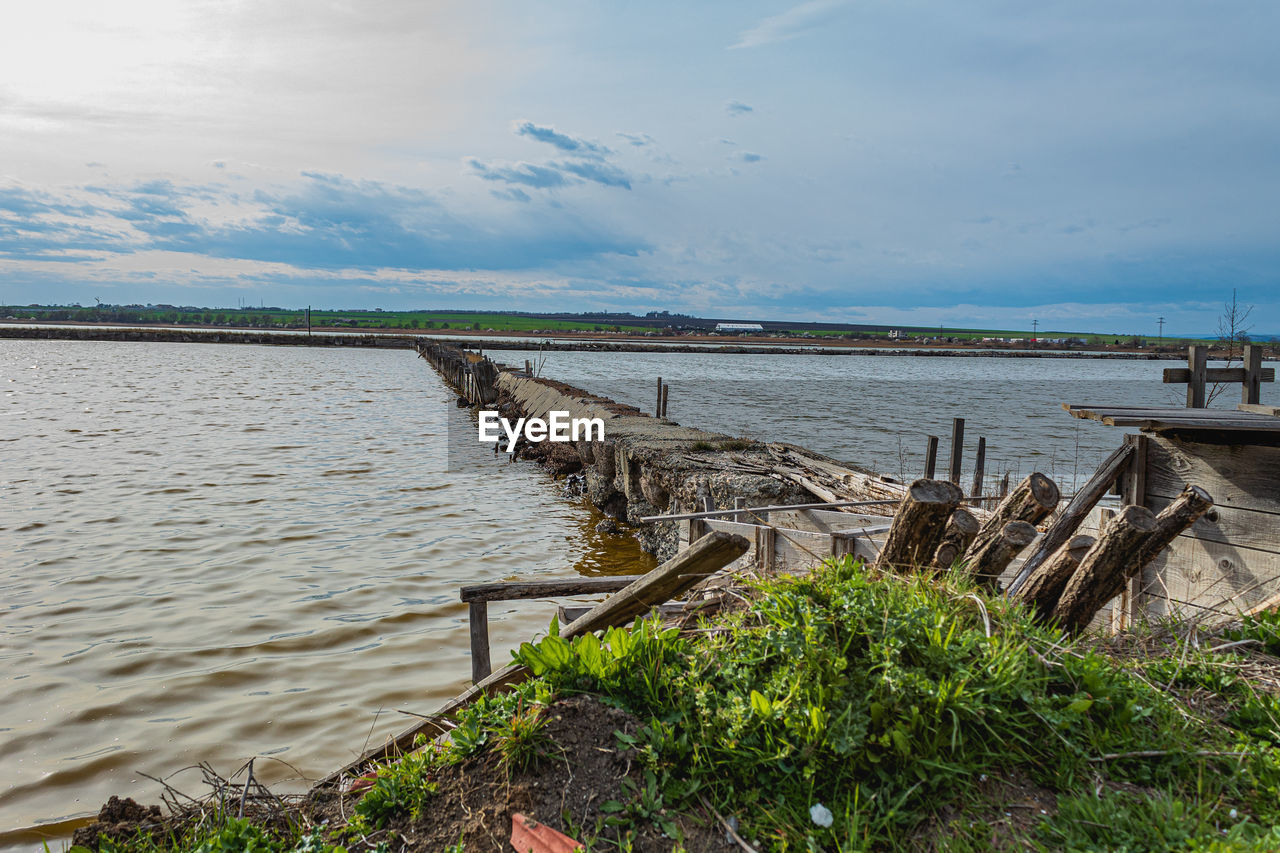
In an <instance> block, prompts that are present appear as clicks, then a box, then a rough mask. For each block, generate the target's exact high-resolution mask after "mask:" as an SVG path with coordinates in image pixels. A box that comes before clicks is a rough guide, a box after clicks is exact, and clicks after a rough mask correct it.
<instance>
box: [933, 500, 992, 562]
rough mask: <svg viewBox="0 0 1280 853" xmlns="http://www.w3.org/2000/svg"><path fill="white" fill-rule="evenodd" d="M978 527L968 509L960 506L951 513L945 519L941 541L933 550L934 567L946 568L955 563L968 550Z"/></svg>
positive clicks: (979, 526) (976, 521) (976, 520)
mask: <svg viewBox="0 0 1280 853" xmlns="http://www.w3.org/2000/svg"><path fill="white" fill-rule="evenodd" d="M980 528H981V525H980V524H979V523H978V519H977V518H976V517H975V516H974V514H973V513H971V512H969V510H967V509H964V508H963V507H961V508H960V509H957V510H956V511H955V512H953V513H951V517H950V518H949V519H947V527H946V530H945V531H943V534H942V541H941V542H940V543H938V547H937V548H936V549H935V550H934V552H933V566H934V568H936V569H943V570H946V569H949V568H951V567H952V566H953V565H955V562H956V560H959V559H960V558H961V557H962V556H964V552H965V551H967V550H969V545H970V544H971V543H972V542H973V539H974V537H975V536H977V535H978V530H979V529H980Z"/></svg>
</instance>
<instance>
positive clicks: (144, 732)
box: [0, 341, 652, 849]
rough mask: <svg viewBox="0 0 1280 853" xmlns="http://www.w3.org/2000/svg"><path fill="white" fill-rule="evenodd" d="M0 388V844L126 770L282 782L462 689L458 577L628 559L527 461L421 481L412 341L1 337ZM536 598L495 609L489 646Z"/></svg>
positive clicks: (433, 432)
mask: <svg viewBox="0 0 1280 853" xmlns="http://www.w3.org/2000/svg"><path fill="white" fill-rule="evenodd" d="M0 393H2V394H3V402H2V403H0V413H2V415H3V417H2V419H0V553H2V554H3V568H2V569H0V696H2V697H3V699H2V701H0V847H6V846H8V847H17V848H19V849H34V848H36V847H37V846H38V842H37V841H36V840H35V839H36V836H35V835H33V834H31V833H17V832H7V833H6V832H5V831H6V830H14V829H17V828H21V827H32V826H34V825H36V824H41V825H42V827H43V829H44V831H46V832H50V833H52V834H55V835H57V834H63V835H65V834H66V833H67V832H68V831H69V830H68V827H69V825H70V824H69V823H68V821H69V820H70V819H73V818H75V817H77V816H81V815H84V814H86V813H92V812H96V811H97V808H98V806H99V805H100V804H101V803H102V802H104V801H105V800H106V798H107V796H108V795H109V794H112V793H119V794H122V795H123V794H131V795H133V796H135V797H137V798H139V799H140V800H142V799H145V800H146V801H148V802H151V801H155V794H156V786H155V785H154V783H152V782H149V781H148V780H146V779H145V778H143V777H141V776H140V775H138V774H139V772H142V773H148V774H151V775H154V776H163V775H165V774H169V773H172V772H173V771H176V770H178V769H179V768H182V767H185V766H187V765H191V764H194V763H196V762H199V761H208V762H210V763H211V764H212V765H213V766H214V767H215V768H217V769H218V770H219V771H221V772H223V773H224V774H227V775H229V774H230V773H231V772H233V771H234V770H235V769H236V768H237V767H238V766H239V765H240V764H241V763H243V762H244V761H245V760H247V759H248V758H249V757H250V756H253V755H262V756H268V758H264V759H259V760H258V763H257V767H256V772H257V773H258V774H259V775H265V777H266V778H267V779H270V780H273V781H275V782H279V783H280V784H282V785H283V786H284V788H285V789H288V788H289V787H291V786H292V787H293V788H295V789H296V788H299V787H301V786H303V785H304V782H302V781H301V780H302V779H306V778H318V777H320V776H322V775H324V774H325V773H327V772H329V771H330V770H332V769H334V768H335V767H337V766H339V765H340V764H342V763H343V762H345V761H346V760H348V759H350V758H352V757H354V755H355V754H356V753H358V752H359V751H360V750H361V748H362V747H363V746H364V745H365V742H366V740H368V741H370V742H376V741H378V740H379V739H381V738H382V737H384V736H386V735H387V734H389V733H393V732H396V731H399V730H401V729H403V728H406V727H407V726H408V725H409V724H410V722H411V720H410V718H408V717H405V716H403V715H401V714H399V713H396V711H395V709H407V710H411V711H417V712H419V713H421V712H427V711H431V710H434V708H435V707H437V706H438V705H439V704H441V703H442V702H443V701H445V700H446V699H448V698H449V697H450V696H452V695H454V694H456V693H457V692H458V691H459V690H461V689H462V688H463V687H464V686H465V683H466V681H467V680H468V678H469V676H470V663H469V658H468V639H467V633H466V607H465V605H462V604H461V603H459V602H458V598H457V591H458V587H459V586H460V585H461V584H463V583H469V582H477V581H486V580H501V579H515V578H525V579H531V578H538V577H555V576H567V575H571V574H572V573H574V572H579V573H586V574H601V573H615V574H616V573H626V572H632V571H636V570H637V566H639V567H640V568H642V569H643V568H647V567H648V566H651V565H652V560H651V559H650V558H648V557H643V556H641V555H639V553H638V549H637V548H636V547H635V545H634V542H633V541H632V540H630V539H617V538H606V537H601V536H600V535H598V534H596V533H595V531H594V529H593V525H594V524H595V523H596V521H598V520H599V518H600V516H598V515H595V514H594V513H593V511H592V510H590V508H589V507H587V506H586V505H584V504H581V503H576V502H570V501H566V500H564V499H563V498H562V497H561V496H560V494H559V488H558V487H557V485H556V484H555V483H554V482H553V481H552V480H551V479H550V478H549V477H547V476H546V475H545V474H543V473H542V472H541V471H539V470H537V469H536V468H534V467H533V466H531V465H525V464H507V463H505V462H499V461H497V460H495V458H494V456H493V454H492V453H491V452H489V448H481V447H480V446H479V445H476V446H475V447H474V452H473V453H472V454H471V456H470V457H469V459H468V463H469V464H467V465H465V466H463V467H462V468H461V469H460V470H452V471H445V470H444V467H445V465H444V460H445V458H446V456H445V443H444V435H445V429H446V427H447V426H448V425H449V424H450V423H451V422H452V423H453V427H454V428H455V429H458V430H462V431H463V432H466V431H467V430H468V429H469V421H468V419H469V417H470V415H469V413H467V412H466V411H460V410H458V409H456V408H454V407H453V405H452V403H453V395H452V394H450V393H449V392H448V391H447V390H446V389H445V388H444V386H443V385H442V384H441V383H440V382H439V380H438V379H437V378H436V375H435V374H434V372H433V371H431V369H430V368H429V367H428V366H427V365H426V363H425V362H423V361H421V360H418V359H417V358H415V357H414V356H413V354H412V353H410V352H406V351H359V352H347V351H338V350H330V349H298V350H294V349H291V348H279V347H255V346H225V345H223V346H214V345H203V346H202V345H198V344H155V345H149V344H130V343H100V342H71V341H0ZM454 458H455V459H456V458H457V457H456V455H455V457H454ZM553 612H554V604H553V603H549V602H541V603H538V602H531V603H518V604H517V603H513V604H510V605H506V604H498V605H494V606H493V607H492V608H491V616H490V620H491V621H490V630H491V635H492V638H493V644H494V660H495V661H499V662H500V661H501V660H503V659H504V658H505V656H506V652H505V649H507V648H510V647H511V646H513V645H515V644H518V643H519V642H520V641H521V640H523V639H526V638H527V637H528V636H529V635H530V634H532V633H533V632H534V631H536V630H538V629H539V628H545V626H546V624H547V621H548V620H549V619H550V616H551V614H552V613H553ZM284 762H287V764H286V763H284ZM198 781H199V779H198V774H195V773H187V774H184V775H180V776H179V777H178V778H177V779H176V780H175V784H176V786H177V787H178V788H179V789H184V790H185V789H186V788H187V787H188V786H190V787H191V788H198ZM189 792H190V793H197V791H194V790H192V791H189Z"/></svg>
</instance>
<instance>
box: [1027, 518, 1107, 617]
mask: <svg viewBox="0 0 1280 853" xmlns="http://www.w3.org/2000/svg"><path fill="white" fill-rule="evenodd" d="M1096 541H1097V540H1096V539H1094V538H1093V537H1092V536H1085V535H1080V536H1072V537H1071V539H1070V540H1068V541H1067V542H1065V543H1063V545H1062V547H1061V548H1058V550H1056V551H1054V552H1053V553H1052V554H1050V555H1049V558H1048V559H1047V560H1045V561H1044V562H1042V563H1041V564H1040V565H1039V567H1037V568H1036V570H1035V571H1034V572H1032V573H1031V576H1030V577H1028V578H1027V580H1026V583H1024V584H1022V585H1021V586H1020V587H1019V588H1018V589H1017V591H1016V592H1015V591H1014V590H1013V587H1012V586H1010V591H1009V594H1010V596H1012V597H1016V598H1020V599H1022V600H1023V601H1025V602H1026V603H1027V604H1028V605H1029V606H1030V607H1032V608H1033V609H1034V610H1035V611H1036V613H1037V614H1039V615H1040V617H1041V618H1044V619H1047V618H1048V617H1049V614H1050V613H1052V612H1053V608H1054V606H1055V605H1057V603H1058V598H1059V597H1060V596H1061V595H1062V590H1063V588H1064V587H1066V585H1067V581H1069V580H1071V576H1072V575H1074V574H1075V573H1076V569H1078V568H1079V567H1080V561H1081V560H1083V559H1084V555H1085V554H1087V553H1089V549H1090V548H1092V547H1093V543H1094V542H1096Z"/></svg>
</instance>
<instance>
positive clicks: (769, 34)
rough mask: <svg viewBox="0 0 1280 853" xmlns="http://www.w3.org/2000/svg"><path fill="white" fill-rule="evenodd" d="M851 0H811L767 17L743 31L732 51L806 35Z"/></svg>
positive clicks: (731, 47)
mask: <svg viewBox="0 0 1280 853" xmlns="http://www.w3.org/2000/svg"><path fill="white" fill-rule="evenodd" d="M848 6H849V0H809V2H808V3H801V4H800V5H799V6H793V7H792V8H790V9H788V10H787V11H785V12H783V13H781V14H779V15H773V16H772V17H768V18H765V19H764V20H762V21H761V22H760V23H758V24H756V25H755V26H754V27H752V28H750V29H748V30H745V31H743V33H742V35H740V36H738V41H737V43H736V44H733V45H730V50H736V49H741V48H748V47H760V46H761V45H766V44H772V43H773V42H779V41H786V40H788V39H793V38H795V37H796V36H799V35H802V34H804V33H806V32H808V31H810V30H812V29H815V28H816V27H818V26H819V25H821V24H825V23H827V22H828V21H830V20H831V19H832V18H835V17H836V16H837V15H839V14H840V12H842V11H843V10H844V9H845V8H846V7H848Z"/></svg>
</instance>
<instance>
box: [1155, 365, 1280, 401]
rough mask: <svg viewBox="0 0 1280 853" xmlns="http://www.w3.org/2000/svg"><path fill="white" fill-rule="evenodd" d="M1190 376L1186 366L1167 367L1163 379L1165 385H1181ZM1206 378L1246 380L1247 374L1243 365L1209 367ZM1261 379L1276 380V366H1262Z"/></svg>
mask: <svg viewBox="0 0 1280 853" xmlns="http://www.w3.org/2000/svg"><path fill="white" fill-rule="evenodd" d="M1259 355H1261V353H1259ZM1190 378H1191V371H1190V370H1188V369H1187V368H1185V367H1166V368H1165V369H1164V377H1163V380H1162V381H1163V382H1164V384H1165V385H1181V384H1183V383H1185V382H1186V381H1187V380H1189V379H1190ZM1204 378H1205V380H1206V381H1208V382H1245V380H1246V378H1247V376H1246V370H1245V368H1243V367H1207V368H1205V371H1204ZM1259 381H1261V382H1275V381H1276V369H1275V368H1274V367H1262V368H1260V374H1259ZM1245 402H1249V401H1245Z"/></svg>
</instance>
